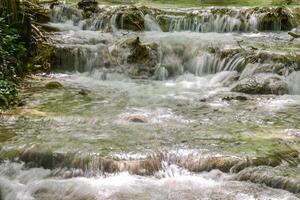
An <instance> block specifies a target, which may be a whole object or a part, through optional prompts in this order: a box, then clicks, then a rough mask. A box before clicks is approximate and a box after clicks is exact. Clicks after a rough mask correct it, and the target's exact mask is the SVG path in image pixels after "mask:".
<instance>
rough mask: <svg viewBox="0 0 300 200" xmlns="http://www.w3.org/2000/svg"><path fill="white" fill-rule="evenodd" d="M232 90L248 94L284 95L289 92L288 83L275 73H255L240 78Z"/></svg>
mask: <svg viewBox="0 0 300 200" xmlns="http://www.w3.org/2000/svg"><path fill="white" fill-rule="evenodd" d="M231 90H232V91H233V92H242V93H247V94H276V95H282V94H287V93H288V84H287V83H286V82H285V81H284V80H283V79H282V77H280V76H278V75H275V74H255V75H253V76H250V77H246V78H243V79H241V80H239V81H238V82H237V83H236V84H235V85H234V86H233V88H232V89H231Z"/></svg>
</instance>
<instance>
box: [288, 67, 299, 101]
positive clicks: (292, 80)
mask: <svg viewBox="0 0 300 200" xmlns="http://www.w3.org/2000/svg"><path fill="white" fill-rule="evenodd" d="M287 82H288V86H289V92H290V93H291V94H299V95H300V71H297V72H293V73H292V74H290V75H289V76H288V77H287Z"/></svg>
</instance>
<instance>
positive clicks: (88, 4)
mask: <svg viewBox="0 0 300 200" xmlns="http://www.w3.org/2000/svg"><path fill="white" fill-rule="evenodd" d="M77 6H78V8H79V9H81V10H83V11H84V15H85V17H86V18H88V17H90V16H91V15H92V14H93V13H94V12H95V11H96V10H97V8H98V2H97V1H96V0H81V1H80V2H78V4H77Z"/></svg>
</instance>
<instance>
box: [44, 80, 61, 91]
mask: <svg viewBox="0 0 300 200" xmlns="http://www.w3.org/2000/svg"><path fill="white" fill-rule="evenodd" d="M62 87H63V85H62V84H61V83H60V82H58V81H50V82H48V83H46V85H45V88H47V89H59V88H62Z"/></svg>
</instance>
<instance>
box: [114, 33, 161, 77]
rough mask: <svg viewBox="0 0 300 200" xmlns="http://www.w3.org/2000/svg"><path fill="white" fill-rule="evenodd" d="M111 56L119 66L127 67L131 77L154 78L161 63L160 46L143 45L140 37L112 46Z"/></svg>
mask: <svg viewBox="0 0 300 200" xmlns="http://www.w3.org/2000/svg"><path fill="white" fill-rule="evenodd" d="M110 55H111V56H112V58H113V60H115V61H117V63H118V64H120V65H123V66H125V69H126V73H128V74H129V75H130V76H131V77H146V78H150V77H152V76H153V74H154V72H155V66H156V65H157V64H158V62H159V52H158V45H157V44H156V43H142V42H141V41H140V38H139V37H137V38H128V39H126V40H125V41H123V42H121V43H120V44H118V45H114V46H112V47H111V48H110Z"/></svg>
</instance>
